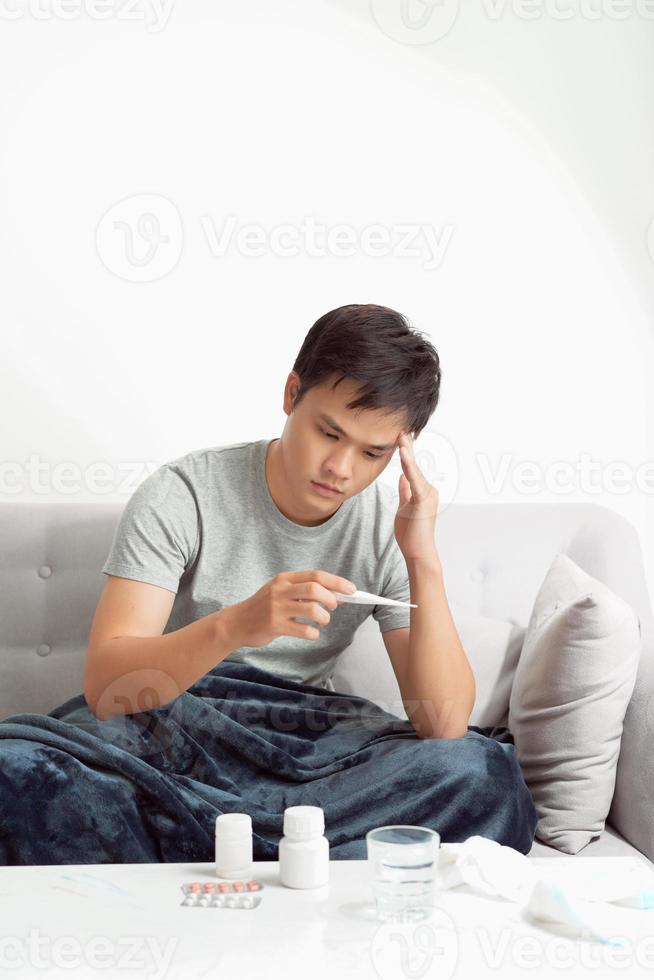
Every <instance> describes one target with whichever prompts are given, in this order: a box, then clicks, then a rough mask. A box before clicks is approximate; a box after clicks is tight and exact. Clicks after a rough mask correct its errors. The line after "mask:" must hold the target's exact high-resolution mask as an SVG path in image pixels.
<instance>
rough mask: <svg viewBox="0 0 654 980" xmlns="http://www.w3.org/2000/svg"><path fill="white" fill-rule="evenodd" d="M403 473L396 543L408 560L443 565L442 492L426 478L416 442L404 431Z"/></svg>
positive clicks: (401, 455) (401, 437)
mask: <svg viewBox="0 0 654 980" xmlns="http://www.w3.org/2000/svg"><path fill="white" fill-rule="evenodd" d="M398 446H399V453H400V462H401V464H402V473H401V474H400V481H399V486H398V490H399V495H400V503H399V506H398V508H397V514H396V515H395V540H396V541H397V543H398V545H399V547H400V550H401V552H402V554H403V555H404V559H405V561H411V560H415V559H421V560H423V559H424V560H428V561H433V562H435V563H439V558H438V552H437V549H436V541H435V538H434V535H435V528H436V514H437V513H438V490H437V489H436V487H434V486H432V485H431V483H429V481H428V480H427V479H426V477H425V476H424V474H423V473H422V471H421V470H420V468H419V466H418V464H417V463H416V459H415V455H414V452H413V439H412V438H411V436H410V435H409V433H407V432H402V433H401V435H400V437H399V439H398Z"/></svg>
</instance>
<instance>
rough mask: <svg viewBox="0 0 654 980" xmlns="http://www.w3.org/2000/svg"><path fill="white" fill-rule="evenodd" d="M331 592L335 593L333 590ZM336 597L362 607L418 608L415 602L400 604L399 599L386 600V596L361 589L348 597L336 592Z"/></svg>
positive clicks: (343, 593)
mask: <svg viewBox="0 0 654 980" xmlns="http://www.w3.org/2000/svg"><path fill="white" fill-rule="evenodd" d="M330 591H332V592H334V590H333V589H331V590H330ZM334 595H335V596H336V598H337V599H340V600H341V602H354V603H356V604H357V605H361V606H363V605H373V606H411V607H412V608H413V609H417V608H418V606H417V604H416V603H415V602H400V600H399V599H385V598H384V596H381V595H373V594H372V592H362V591H361V589H357V590H356V592H353V593H352V594H351V595H346V593H345V592H334Z"/></svg>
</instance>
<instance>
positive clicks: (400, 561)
mask: <svg viewBox="0 0 654 980" xmlns="http://www.w3.org/2000/svg"><path fill="white" fill-rule="evenodd" d="M379 595H383V596H384V597H385V598H386V599H397V600H399V601H400V602H410V601H411V591H410V588H409V573H408V571H407V567H406V562H405V560H404V555H403V554H402V552H401V551H400V549H399V547H398V544H397V541H396V540H395V538H393V541H392V545H391V547H390V549H389V554H388V560H387V562H386V566H385V572H384V576H383V582H382V587H381V591H380V592H379ZM372 615H373V617H374V619H376V620H377V622H378V623H379V629H380V630H381V632H382V633H385V632H386V630H397V629H402V628H403V627H406V626H409V625H410V621H411V610H410V609H409V607H408V606H406V607H400V606H373V609H372Z"/></svg>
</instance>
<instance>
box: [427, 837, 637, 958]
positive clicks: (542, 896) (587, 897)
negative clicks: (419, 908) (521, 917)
mask: <svg viewBox="0 0 654 980" xmlns="http://www.w3.org/2000/svg"><path fill="white" fill-rule="evenodd" d="M597 860H600V861H601V859H599V858H598V859H597ZM584 877H585V880H583V879H584ZM460 884H466V885H469V886H470V888H471V889H472V890H473V891H475V892H477V893H479V894H482V895H497V896H501V897H502V898H505V899H507V900H508V901H511V902H517V903H519V904H521V905H523V906H524V908H525V910H526V911H527V913H528V914H529V915H530V916H531V917H532V918H534V919H540V920H542V921H544V922H554V923H557V924H559V925H561V926H564V927H566V929H567V931H568V934H569V935H570V936H571V937H576V936H584V937H585V938H589V939H594V940H597V941H600V942H604V943H609V944H610V945H620V944H619V943H613V942H612V940H611V938H610V937H609V936H607V935H606V934H605V933H602V932H600V931H598V930H597V929H595V928H593V927H592V926H591V924H590V923H589V922H588V920H587V918H586V917H585V916H584V911H583V902H610V903H614V904H618V905H623V906H627V907H630V908H635V909H654V872H653V871H651V870H650V869H649V868H648V867H647V866H646V865H645V864H644V863H643V862H642V861H639V860H636V859H634V860H632V861H626V862H621V864H620V867H619V868H615V869H614V873H612V874H611V875H610V876H607V874H606V870H603V872H602V873H600V872H599V869H598V873H597V874H595V875H590V876H589V875H588V874H586V875H585V876H582V879H581V880H580V881H577V882H575V883H574V885H571V884H567V885H566V886H563V885H562V884H560V883H558V882H557V881H556V880H555V877H554V873H553V871H552V872H550V873H548V872H545V871H542V870H540V869H537V868H536V866H535V865H534V864H532V863H531V861H529V859H528V858H527V856H526V855H525V854H521V853H520V851H516V850H515V849H514V848H513V847H508V846H506V845H505V844H499V843H498V842H497V841H495V840H491V839H490V838H488V837H481V836H479V835H475V836H473V837H468V839H467V840H465V841H463V842H461V843H449V844H446V843H443V844H441V846H440V848H439V864H438V886H439V887H440V888H441V889H443V890H444V889H448V888H455V887H456V886H457V885H460Z"/></svg>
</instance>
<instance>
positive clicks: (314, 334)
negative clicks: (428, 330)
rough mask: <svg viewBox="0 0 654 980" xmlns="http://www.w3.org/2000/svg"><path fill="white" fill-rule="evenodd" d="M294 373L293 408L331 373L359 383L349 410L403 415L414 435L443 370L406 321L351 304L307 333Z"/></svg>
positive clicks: (433, 405)
mask: <svg viewBox="0 0 654 980" xmlns="http://www.w3.org/2000/svg"><path fill="white" fill-rule="evenodd" d="M293 370H294V371H296V372H297V374H298V375H299V376H300V388H299V391H298V393H297V396H296V398H295V401H294V403H293V407H294V408H295V406H296V405H298V404H299V402H300V401H301V400H302V398H303V397H304V396H305V395H306V393H307V391H309V389H311V388H313V387H314V386H315V385H319V384H321V383H322V382H323V381H324V380H325V379H327V378H329V377H331V376H332V375H333V374H335V373H336V374H339V375H340V377H338V378H337V379H336V381H335V382H334V384H333V385H332V389H334V388H335V387H336V386H337V385H338V384H339V383H340V382H341V381H342V380H343V378H346V377H347V378H351V379H353V380H354V381H358V382H360V386H359V390H358V392H357V395H358V397H357V398H356V399H355V400H354V401H350V402H348V403H347V407H348V408H351V409H359V410H360V411H363V410H364V409H376V410H379V411H382V414H388V415H393V414H396V413H397V414H400V413H402V412H404V413H405V417H406V428H407V431H408V432H410V433H411V434H412V435H413V436H414V437H416V436H418V435H419V433H420V432H422V430H423V429H424V427H425V426H426V425H427V422H428V421H429V418H430V416H431V415H432V413H433V412H434V410H435V408H436V405H437V404H438V396H439V391H440V383H441V369H440V362H439V358H438V354H437V353H436V350H435V348H434V347H433V346H432V344H431V343H430V342H429V340H427V339H426V338H425V337H424V336H423V335H422V334H421V333H420V331H415V330H413V329H412V327H411V326H410V324H409V322H408V321H407V319H406V317H404V316H403V315H402V314H401V313H397V312H396V311H395V310H391V309H389V308H388V307H387V306H376V305H375V304H372V303H365V304H360V303H352V304H350V305H349V306H339V307H338V308H337V309H335V310H330V312H329V313H325V314H324V316H321V317H320V319H319V320H316V322H315V323H314V325H313V326H312V327H311V329H310V330H309V332H308V334H307V335H306V337H305V338H304V341H303V342H302V347H301V348H300V351H299V353H298V355H297V357H296V359H295V363H294V365H293Z"/></svg>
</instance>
